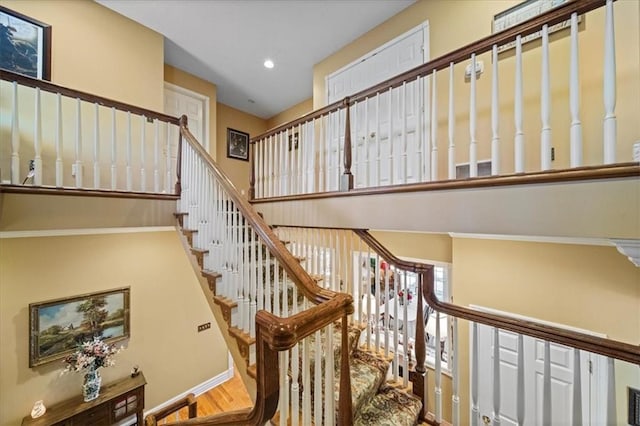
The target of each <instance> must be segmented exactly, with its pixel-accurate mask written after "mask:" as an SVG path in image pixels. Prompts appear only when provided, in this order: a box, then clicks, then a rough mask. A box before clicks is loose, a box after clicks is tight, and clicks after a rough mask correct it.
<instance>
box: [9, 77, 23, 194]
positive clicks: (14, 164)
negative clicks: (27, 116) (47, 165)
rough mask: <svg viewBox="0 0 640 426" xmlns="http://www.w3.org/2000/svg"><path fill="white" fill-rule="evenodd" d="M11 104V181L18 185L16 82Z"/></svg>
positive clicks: (18, 155) (18, 127)
mask: <svg viewBox="0 0 640 426" xmlns="http://www.w3.org/2000/svg"><path fill="white" fill-rule="evenodd" d="M12 100H13V103H12V104H11V183H12V184H13V185H20V183H21V182H20V124H19V118H18V115H19V110H18V83H17V82H15V81H14V82H13V98H12Z"/></svg>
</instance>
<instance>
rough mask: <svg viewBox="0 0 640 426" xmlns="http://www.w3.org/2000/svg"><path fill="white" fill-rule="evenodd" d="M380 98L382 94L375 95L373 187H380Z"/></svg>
mask: <svg viewBox="0 0 640 426" xmlns="http://www.w3.org/2000/svg"><path fill="white" fill-rule="evenodd" d="M381 97H382V93H378V94H377V95H376V135H375V139H376V181H375V182H374V184H373V185H374V186H376V187H377V186H380V173H381V164H380V162H381V161H382V156H381V152H380V144H381V143H382V138H381V137H380V98H381Z"/></svg>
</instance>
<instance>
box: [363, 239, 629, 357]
mask: <svg viewBox="0 0 640 426" xmlns="http://www.w3.org/2000/svg"><path fill="white" fill-rule="evenodd" d="M353 232H354V233H356V234H357V235H358V236H359V237H360V238H362V240H363V241H365V242H366V243H367V244H368V245H369V246H370V247H371V249H372V250H373V251H375V252H376V253H377V254H378V255H380V257H382V258H383V259H384V260H385V261H386V262H387V263H389V264H390V265H393V266H396V267H397V268H401V269H406V270H408V271H412V272H416V273H419V274H420V275H421V281H422V282H423V283H425V284H426V285H425V286H424V287H423V289H422V291H423V296H424V298H425V300H426V301H427V303H428V304H429V306H431V307H433V308H434V309H435V310H436V311H440V312H443V313H445V314H448V315H451V316H454V317H457V318H462V319H465V320H468V321H473V322H478V323H481V324H485V325H489V326H491V327H497V328H500V329H503V330H508V331H513V332H515V333H519V334H523V335H526V336H531V337H535V338H538V339H543V340H547V341H550V342H554V343H559V344H561V345H565V346H571V347H573V348H577V349H582V350H585V351H589V352H593V353H597V354H600V355H605V356H608V357H612V358H616V359H619V360H622V361H626V362H631V363H633V364H639V365H640V346H636V345H632V344H629V343H624V342H619V341H616V340H610V339H605V338H602V337H595V336H591V335H588V334H584V333H579V332H576V331H570V330H566V329H562V328H558V327H553V326H550V325H544V324H540V323H537V322H534V321H525V320H521V319H515V318H510V317H507V316H503V315H497V314H490V313H486V312H480V311H476V310H474V309H470V308H466V307H463V306H459V305H454V304H453V303H447V302H443V301H440V300H438V298H437V296H436V294H435V289H434V280H433V266H432V265H427V264H421V263H416V262H407V261H405V260H402V259H399V258H397V257H396V256H395V255H393V253H391V252H390V251H389V250H388V249H387V248H386V247H384V246H383V245H382V244H381V243H380V242H379V241H378V240H376V239H375V238H374V237H373V236H372V235H371V234H370V233H369V232H368V231H364V230H354V231H353ZM420 299H421V298H418V300H420Z"/></svg>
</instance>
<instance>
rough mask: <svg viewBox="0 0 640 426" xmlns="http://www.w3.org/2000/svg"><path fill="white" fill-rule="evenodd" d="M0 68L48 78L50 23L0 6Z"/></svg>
mask: <svg viewBox="0 0 640 426" xmlns="http://www.w3.org/2000/svg"><path fill="white" fill-rule="evenodd" d="M0 68H2V69H4V70H7V71H11V72H15V73H17V74H22V75H26V76H28V77H33V78H39V79H41V80H51V26H50V25H47V24H45V23H43V22H40V21H36V20H35V19H33V18H30V17H28V16H25V15H23V14H21V13H18V12H15V11H13V10H11V9H7V8H6V7H2V6H0Z"/></svg>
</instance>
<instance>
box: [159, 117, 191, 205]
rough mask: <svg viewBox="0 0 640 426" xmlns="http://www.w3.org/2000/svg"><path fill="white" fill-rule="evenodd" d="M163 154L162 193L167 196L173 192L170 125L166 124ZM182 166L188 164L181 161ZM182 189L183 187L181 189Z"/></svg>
mask: <svg viewBox="0 0 640 426" xmlns="http://www.w3.org/2000/svg"><path fill="white" fill-rule="evenodd" d="M186 145H187V144H186V143H185V144H183V146H186ZM165 146H166V148H165V154H164V160H165V181H164V185H165V188H164V191H165V192H166V193H167V194H168V193H170V192H173V191H172V190H171V123H169V122H167V140H166V141H165ZM182 163H183V164H188V163H187V162H186V161H184V160H182ZM183 189H184V187H183Z"/></svg>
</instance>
